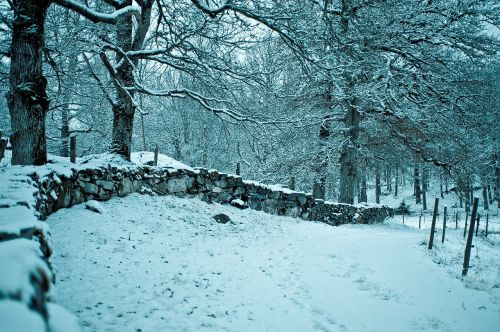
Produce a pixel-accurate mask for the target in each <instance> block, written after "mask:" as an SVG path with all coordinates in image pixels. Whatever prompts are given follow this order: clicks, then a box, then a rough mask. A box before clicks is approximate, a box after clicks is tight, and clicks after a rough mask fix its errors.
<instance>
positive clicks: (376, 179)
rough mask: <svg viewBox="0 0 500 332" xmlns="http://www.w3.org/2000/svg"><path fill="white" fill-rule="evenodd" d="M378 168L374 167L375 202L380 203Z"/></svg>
mask: <svg viewBox="0 0 500 332" xmlns="http://www.w3.org/2000/svg"><path fill="white" fill-rule="evenodd" d="M380 194H381V188H380V168H379V167H378V166H376V169H375V203H377V204H380Z"/></svg>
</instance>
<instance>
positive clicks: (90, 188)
mask: <svg viewBox="0 0 500 332" xmlns="http://www.w3.org/2000/svg"><path fill="white" fill-rule="evenodd" d="M83 190H84V191H85V193H86V194H90V195H96V194H97V193H99V186H97V185H96V184H93V183H91V182H85V187H84V189H83Z"/></svg>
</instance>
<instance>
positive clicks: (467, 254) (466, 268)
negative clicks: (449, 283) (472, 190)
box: [462, 197, 479, 277]
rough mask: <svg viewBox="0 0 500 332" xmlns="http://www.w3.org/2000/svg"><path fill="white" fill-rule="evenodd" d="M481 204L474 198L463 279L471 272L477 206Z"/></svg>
mask: <svg viewBox="0 0 500 332" xmlns="http://www.w3.org/2000/svg"><path fill="white" fill-rule="evenodd" d="M478 204H479V198H477V197H474V202H473V203H472V215H471V218H470V226H469V235H468V236H467V244H466V245H465V253H464V266H463V269H462V277H465V276H466V275H467V271H468V270H469V261H470V249H471V247H472V237H473V235H474V223H475V221H476V220H475V219H476V213H477V205H478Z"/></svg>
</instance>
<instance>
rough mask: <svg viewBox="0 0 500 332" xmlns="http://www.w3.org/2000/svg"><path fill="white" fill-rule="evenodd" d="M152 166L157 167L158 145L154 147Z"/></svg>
mask: <svg viewBox="0 0 500 332" xmlns="http://www.w3.org/2000/svg"><path fill="white" fill-rule="evenodd" d="M153 166H158V144H156V146H155V156H154V159H153Z"/></svg>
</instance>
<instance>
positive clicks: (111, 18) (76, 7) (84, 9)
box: [54, 0, 141, 24]
mask: <svg viewBox="0 0 500 332" xmlns="http://www.w3.org/2000/svg"><path fill="white" fill-rule="evenodd" d="M54 2H55V3H56V4H58V5H60V6H62V7H65V8H68V9H70V10H72V11H74V12H77V13H78V14H80V15H82V16H83V17H85V18H87V19H88V20H90V21H92V22H94V23H107V24H116V22H117V21H118V20H119V19H120V18H122V17H126V16H135V17H136V18H137V20H140V19H141V7H139V6H137V5H130V6H126V7H124V8H120V9H117V10H115V11H114V12H112V13H101V12H98V11H95V10H92V9H91V8H89V7H88V6H86V5H83V4H81V3H79V2H78V1H74V0H54Z"/></svg>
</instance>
